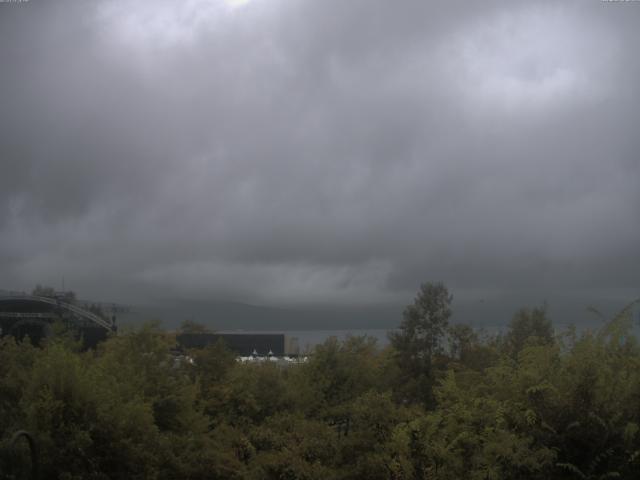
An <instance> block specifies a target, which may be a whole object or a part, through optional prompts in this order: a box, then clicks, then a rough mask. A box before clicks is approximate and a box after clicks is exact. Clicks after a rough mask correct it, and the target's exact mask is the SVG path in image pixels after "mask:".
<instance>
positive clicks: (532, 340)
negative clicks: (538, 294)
mask: <svg viewBox="0 0 640 480" xmlns="http://www.w3.org/2000/svg"><path fill="white" fill-rule="evenodd" d="M551 343H553V325H552V324H551V320H550V319H549V317H548V316H547V309H546V306H542V307H537V308H533V309H527V308H523V309H521V310H519V311H518V312H517V313H516V314H515V315H514V316H513V318H512V319H511V323H510V324H509V330H508V332H507V335H506V338H505V346H506V348H507V351H508V352H509V353H510V354H511V355H512V356H516V355H517V354H518V352H520V351H521V350H522V349H523V348H524V347H525V345H527V344H537V345H548V344H551Z"/></svg>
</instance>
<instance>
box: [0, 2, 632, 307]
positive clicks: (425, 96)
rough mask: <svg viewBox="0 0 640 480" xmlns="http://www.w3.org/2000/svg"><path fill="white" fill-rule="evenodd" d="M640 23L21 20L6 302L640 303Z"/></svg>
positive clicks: (103, 6) (505, 6)
mask: <svg viewBox="0 0 640 480" xmlns="http://www.w3.org/2000/svg"><path fill="white" fill-rule="evenodd" d="M639 22H640V4H634V3H606V2H599V1H593V2H588V1H587V2H585V1H580V2H578V1H566V2H556V1H554V2H547V1H541V2H496V1H487V2H458V1H447V2H424V1H412V2H409V1H407V2H400V3H398V2H388V1H377V0H376V1H374V0H366V1H365V0H359V1H349V2H344V1H337V0H336V1H312V0H298V1H293V0H253V1H250V2H247V3H244V4H239V3H238V2H237V1H236V2H228V3H226V2H224V1H223V0H207V1H205V0H191V1H185V2H174V1H169V0H162V1H158V0H156V1H153V2H151V1H149V2H143V1H126V0H112V1H107V0H104V1H98V2H75V1H63V0H58V1H55V2H46V3H45V2H38V1H36V0H32V1H30V2H27V3H22V4H0V62H1V65H2V73H1V75H0V77H1V78H2V84H1V89H0V168H1V172H2V173H1V175H0V272H2V278H1V279H0V280H1V281H2V282H3V285H0V286H4V287H5V288H14V289H15V288H30V287H31V286H32V285H33V284H34V283H35V282H49V283H54V284H56V285H57V284H58V283H59V279H60V277H61V276H63V275H64V276H65V278H66V279H67V283H68V284H70V285H71V286H73V287H74V288H76V289H77V290H78V291H80V293H81V294H83V295H84V296H89V297H91V296H93V297H103V298H104V297H111V298H115V299H123V300H128V299H130V298H131V297H132V296H133V295H135V296H143V297H144V296H158V295H160V296H163V295H165V296H169V297H171V296H178V297H180V296H182V297H185V296H186V297H189V296H191V297H197V298H220V299H232V300H240V301H247V302H258V303H269V304H275V305H291V304H309V303H313V304H318V303H319V304H375V303H385V302H398V301H404V300H405V299H407V298H410V297H411V295H412V294H413V292H414V291H415V290H416V289H417V286H418V284H419V283H420V282H421V281H425V280H431V279H434V280H443V281H445V282H446V283H447V284H448V285H450V286H451V287H452V289H453V290H454V292H456V293H457V294H458V295H459V296H461V297H462V298H465V297H466V298H476V297H477V298H479V297H485V296H496V295H497V296H499V295H503V294H508V293H509V292H514V291H517V292H522V291H527V292H549V291H567V292H583V293H584V295H588V294H590V293H589V292H591V293H593V294H594V295H595V294H597V295H603V294H604V293H603V292H606V295H610V296H619V297H623V296H628V295H634V294H637V292H638V291H639V290H640V288H639V287H640V280H639V279H638V278H639V277H638V272H639V271H640V248H638V245H640V188H638V185H639V180H640V158H639V151H640V150H639V147H640V137H639V136H638V132H639V126H640V123H639V116H640V115H639V113H638V112H639V110H640V109H639V107H640V55H639V54H638V48H637V46H638V44H639V40H640V30H639V29H638V28H637V27H638V25H639V24H640V23H639ZM159 292H160V293H159Z"/></svg>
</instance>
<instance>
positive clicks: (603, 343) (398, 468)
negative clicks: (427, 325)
mask: <svg viewBox="0 0 640 480" xmlns="http://www.w3.org/2000/svg"><path fill="white" fill-rule="evenodd" d="M441 298H443V299H444V303H442V305H443V307H442V308H440V306H438V308H440V310H438V311H437V312H436V313H437V315H440V316H437V315H435V314H434V315H431V313H429V310H428V309H425V310H424V311H425V312H426V314H425V315H423V317H420V316H419V315H418V314H416V311H415V310H411V311H409V312H408V314H407V318H408V319H409V321H410V322H406V323H407V324H409V326H410V327H411V328H413V329H414V330H413V332H414V333H412V335H414V336H415V332H418V331H419V329H420V328H423V327H422V325H424V322H423V323H422V324H421V323H420V322H421V321H422V320H420V318H427V319H428V320H430V321H433V322H435V323H437V331H435V332H436V333H437V338H436V337H435V336H431V337H429V336H428V335H427V336H426V337H425V335H422V336H421V337H416V338H418V340H419V342H421V343H419V344H415V345H410V343H411V340H412V338H411V335H405V337H403V338H402V339H399V340H398V341H397V342H396V346H390V347H389V348H387V349H384V350H381V349H379V348H377V347H376V345H375V342H374V341H373V340H372V339H370V338H367V337H354V338H350V339H347V340H346V341H344V342H338V341H336V340H333V339H330V340H328V341H327V342H325V343H324V344H323V345H320V346H319V347H318V348H317V350H316V353H315V355H313V356H312V357H311V358H310V360H309V362H307V363H306V364H302V365H297V366H293V367H290V368H278V367H276V366H274V365H273V364H241V363H238V362H236V361H235V359H234V357H233V355H232V354H230V353H229V352H228V351H226V350H225V349H224V347H223V346H222V345H213V346H211V347H208V348H207V349H204V350H200V351H195V352H191V354H190V355H191V357H192V358H193V360H194V362H193V363H191V362H188V361H179V360H178V359H176V358H175V357H174V356H172V355H171V354H170V351H171V349H172V348H173V346H174V344H175V339H174V338H173V337H172V336H171V335H169V334H167V333H166V332H163V331H162V330H160V329H159V328H158V327H157V326H156V325H153V324H149V325H146V326H144V327H142V328H140V329H138V330H134V331H130V332H127V333H123V334H120V335H119V336H117V337H113V338H111V339H109V340H108V341H107V342H105V343H104V344H102V345H101V346H100V348H99V350H98V351H90V352H79V351H78V348H77V344H75V343H74V342H72V341H69V339H68V338H66V337H65V336H64V335H59V336H58V337H56V338H54V339H53V340H50V341H49V342H48V343H47V344H46V345H43V347H42V348H35V347H32V346H30V345H29V344H27V343H16V342H15V341H14V340H13V339H11V338H3V339H2V340H0V432H2V433H3V435H4V436H3V437H2V440H1V441H0V478H14V473H16V472H17V471H18V469H19V464H26V465H28V464H29V462H28V458H25V454H24V451H20V449H19V448H11V447H10V446H9V444H8V435H9V434H10V433H11V432H14V431H16V430H19V429H27V430H29V431H31V432H32V433H33V434H34V435H35V436H36V438H37V441H38V445H39V447H40V459H41V477H42V478H47V479H56V478H57V479H69V480H71V479H111V478H113V479H115V478H118V479H119V478H122V479H124V478H127V479H136V478H140V479H178V478H179V479H205V478H206V479H287V480H288V479H291V480H294V479H309V480H311V479H322V480H326V479H456V480H457V479H478V480H479V479H549V478H552V479H605V478H624V479H637V478H640V347H639V345H638V343H637V341H636V338H635V337H633V336H631V335H630V312H629V311H624V312H622V314H620V315H619V316H618V317H616V318H615V319H614V320H612V321H611V322H609V323H608V324H606V325H605V326H604V327H603V328H602V329H601V330H600V331H597V332H592V333H589V332H587V333H584V334H582V335H580V336H577V335H576V334H575V333H572V332H571V331H569V332H566V333H565V334H563V335H561V336H559V337H553V335H552V334H551V330H550V327H549V325H548V320H547V319H546V317H545V312H544V311H543V310H533V311H526V310H523V311H521V312H518V314H517V315H516V316H515V317H514V321H513V323H512V325H511V329H510V331H509V332H508V333H507V334H506V335H505V336H504V337H493V338H485V339H481V338H480V336H479V335H478V334H477V333H476V332H474V331H473V330H472V329H470V328H468V327H464V326H454V327H451V328H449V327H447V330H446V331H447V332H448V333H447V335H448V341H447V344H448V348H444V347H443V346H442V343H441V342H439V340H438V339H439V338H440V337H442V336H443V335H444V332H445V326H446V321H444V320H446V317H447V316H448V312H447V308H448V306H447V305H448V303H449V301H450V300H448V299H447V297H446V295H445V296H442V297H441ZM433 311H436V310H435V309H434V310H433ZM442 312H444V313H442ZM418 313H420V312H418ZM420 315H422V313H420ZM428 315H431V317H429V316H428ZM416 319H417V320H416ZM434 319H435V320H434ZM443 319H444V320H443ZM441 320H442V321H441ZM436 321H437V322H436ZM433 322H432V323H433ZM416 325H417V326H416ZM428 333H429V332H427V334H428ZM425 338H426V341H425ZM400 340H402V341H400ZM403 344H409V346H408V348H412V349H413V350H411V351H410V352H409V353H407V352H406V351H404V352H403V351H400V350H399V348H402V345H403ZM416 345H418V347H420V348H421V349H418V350H416V348H417V347H416ZM416 352H417V353H416ZM424 355H428V358H425V356H424ZM420 365H422V366H423V367H420ZM421 368H422V370H421ZM410 374H413V375H418V376H420V380H421V381H428V384H426V383H425V385H426V386H427V387H428V388H423V386H424V385H423V386H420V388H416V385H407V383H406V382H407V381H408V380H410V376H409V375H410ZM416 395H417V396H416ZM420 395H428V398H421V397H420Z"/></svg>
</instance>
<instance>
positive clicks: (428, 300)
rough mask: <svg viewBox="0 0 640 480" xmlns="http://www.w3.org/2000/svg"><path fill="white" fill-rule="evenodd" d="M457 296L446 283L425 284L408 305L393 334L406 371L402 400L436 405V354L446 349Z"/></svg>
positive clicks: (401, 380)
mask: <svg viewBox="0 0 640 480" xmlns="http://www.w3.org/2000/svg"><path fill="white" fill-rule="evenodd" d="M452 300H453V296H452V295H451V294H450V293H449V291H448V290H447V287H445V286H444V284H442V283H424V284H422V285H421V286H420V290H419V292H418V295H417V296H416V298H415V300H414V302H413V304H411V305H409V306H407V307H406V308H405V310H404V313H403V320H402V323H401V324H400V328H399V331H397V332H393V333H391V334H390V335H389V338H390V340H391V344H392V346H393V348H394V349H395V352H396V359H397V362H398V364H399V366H400V370H401V372H402V378H400V379H399V380H400V382H401V383H400V385H404V386H405V388H404V389H403V390H405V391H404V395H403V396H404V398H402V400H418V401H422V402H424V403H425V404H426V405H428V406H433V400H434V399H433V394H432V391H433V385H434V382H435V379H436V376H435V372H434V361H433V360H434V356H435V355H436V354H439V353H441V352H442V340H443V338H444V336H445V333H446V331H447V326H448V323H449V317H451V302H452Z"/></svg>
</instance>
